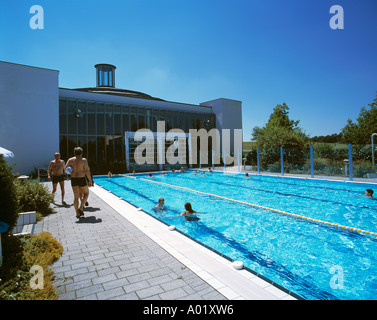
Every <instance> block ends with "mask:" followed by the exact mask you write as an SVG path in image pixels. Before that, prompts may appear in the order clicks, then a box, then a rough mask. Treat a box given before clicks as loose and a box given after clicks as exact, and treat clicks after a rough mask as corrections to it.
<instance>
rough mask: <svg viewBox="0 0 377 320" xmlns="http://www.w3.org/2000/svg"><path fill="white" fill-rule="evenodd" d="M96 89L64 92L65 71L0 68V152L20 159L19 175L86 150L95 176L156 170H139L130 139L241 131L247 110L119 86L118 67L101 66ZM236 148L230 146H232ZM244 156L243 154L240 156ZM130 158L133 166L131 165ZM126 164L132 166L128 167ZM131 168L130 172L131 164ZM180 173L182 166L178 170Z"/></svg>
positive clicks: (8, 65) (6, 65)
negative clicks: (130, 135)
mask: <svg viewBox="0 0 377 320" xmlns="http://www.w3.org/2000/svg"><path fill="white" fill-rule="evenodd" d="M95 67H96V75H97V86H96V87H93V88H81V89H66V88H59V79H58V76H59V71H57V70H49V69H43V68H37V67H30V66H25V65H18V64H13V63H8V62H2V61H0V119H1V122H2V125H1V128H0V146H2V147H4V148H7V149H9V150H11V151H13V152H14V154H15V158H14V159H12V160H9V161H8V162H9V163H10V164H16V167H15V168H14V170H13V171H14V172H20V173H21V174H30V173H31V172H33V171H35V169H36V168H47V166H48V164H49V162H50V161H51V160H52V159H53V155H54V153H55V152H57V151H59V152H60V153H61V156H62V159H64V160H66V159H68V158H69V157H71V156H73V149H74V148H75V147H76V146H81V147H82V148H83V149H84V154H85V156H86V157H87V158H88V161H89V165H90V166H91V168H93V169H94V171H95V172H98V173H103V172H107V171H112V172H116V171H119V172H126V170H147V169H149V170H156V169H161V166H157V165H156V166H155V167H154V166H149V167H148V168H145V167H140V166H139V167H138V166H136V167H133V166H132V164H135V163H134V161H133V160H132V159H133V158H132V155H129V154H126V151H127V150H126V146H125V144H126V143H125V142H126V141H125V132H135V131H137V130H139V129H144V128H145V129H149V130H151V131H152V132H156V129H157V121H164V122H165V124H166V131H169V130H170V129H173V128H177V129H181V130H182V131H184V132H185V133H188V132H189V130H190V129H197V130H199V129H201V128H204V129H206V130H210V129H213V128H217V129H218V130H219V131H220V132H221V130H222V129H230V130H234V129H242V103H241V102H240V101H236V100H230V99H224V98H221V99H216V100H213V101H208V102H204V103H201V104H198V105H193V104H185V103H180V102H171V101H165V100H162V99H159V98H155V97H152V96H149V95H147V94H145V93H142V92H136V91H130V90H124V89H118V88H116V87H115V66H112V65H108V64H99V65H96V66H95ZM231 145H232V144H231ZM241 154H242V150H241ZM127 159H131V160H127ZM126 161H128V163H126ZM130 164H131V165H130ZM177 165H178V166H179V165H180V164H177Z"/></svg>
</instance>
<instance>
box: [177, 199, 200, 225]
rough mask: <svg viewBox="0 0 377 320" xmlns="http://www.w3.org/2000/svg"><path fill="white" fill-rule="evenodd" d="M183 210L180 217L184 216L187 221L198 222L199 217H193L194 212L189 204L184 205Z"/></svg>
mask: <svg viewBox="0 0 377 320" xmlns="http://www.w3.org/2000/svg"><path fill="white" fill-rule="evenodd" d="M185 209H186V211H185V212H182V213H181V214H180V216H184V217H185V218H186V220H189V221H195V220H199V217H197V216H196V215H195V213H196V211H195V210H193V209H192V207H191V203H190V202H186V203H185Z"/></svg>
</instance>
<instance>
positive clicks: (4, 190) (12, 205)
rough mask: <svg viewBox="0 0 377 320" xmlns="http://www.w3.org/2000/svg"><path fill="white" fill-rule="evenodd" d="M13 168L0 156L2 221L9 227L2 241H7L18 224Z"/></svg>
mask: <svg viewBox="0 0 377 320" xmlns="http://www.w3.org/2000/svg"><path fill="white" fill-rule="evenodd" d="M11 170H12V168H11V167H9V166H8V164H7V163H6V162H5V160H4V158H3V156H2V155H0V220H1V221H3V222H5V223H7V224H8V225H9V229H8V232H7V233H3V234H2V235H3V237H2V239H3V240H4V241H7V238H8V237H7V236H6V235H7V234H10V233H11V232H12V230H13V228H14V226H15V225H16V223H17V217H18V214H17V202H16V197H15V194H16V189H15V186H14V183H13V180H14V178H13V174H12V171H11Z"/></svg>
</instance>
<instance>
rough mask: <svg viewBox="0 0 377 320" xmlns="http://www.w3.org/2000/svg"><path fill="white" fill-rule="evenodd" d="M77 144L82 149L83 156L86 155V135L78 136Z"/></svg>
mask: <svg viewBox="0 0 377 320" xmlns="http://www.w3.org/2000/svg"><path fill="white" fill-rule="evenodd" d="M77 145H78V146H79V147H81V148H82V150H83V157H84V158H86V157H87V152H88V138H87V137H86V136H78V139H77Z"/></svg>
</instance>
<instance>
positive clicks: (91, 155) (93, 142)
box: [87, 137, 97, 163]
mask: <svg viewBox="0 0 377 320" xmlns="http://www.w3.org/2000/svg"><path fill="white" fill-rule="evenodd" d="M87 159H88V163H96V162H97V138H96V137H88V151H87Z"/></svg>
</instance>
